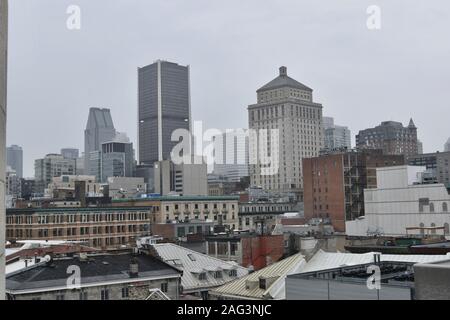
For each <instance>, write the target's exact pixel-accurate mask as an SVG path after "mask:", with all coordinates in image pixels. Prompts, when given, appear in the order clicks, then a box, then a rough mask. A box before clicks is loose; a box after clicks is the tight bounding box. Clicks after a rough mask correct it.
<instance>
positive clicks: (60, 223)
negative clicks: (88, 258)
mask: <svg viewBox="0 0 450 320" xmlns="http://www.w3.org/2000/svg"><path fill="white" fill-rule="evenodd" d="M154 210H156V208H154V207H151V206H149V207H131V208H127V207H87V208H81V207H80V208H64V207H62V208H47V209H45V208H27V209H8V210H7V212H6V239H7V240H8V241H10V242H14V241H18V240H74V241H82V242H84V243H85V244H87V245H89V246H91V247H95V248H117V247H121V246H127V245H130V246H134V244H135V242H136V238H137V237H140V236H146V235H149V233H150V223H151V222H152V220H153V215H154V213H155V212H154Z"/></svg>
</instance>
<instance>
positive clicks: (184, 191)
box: [154, 160, 208, 196]
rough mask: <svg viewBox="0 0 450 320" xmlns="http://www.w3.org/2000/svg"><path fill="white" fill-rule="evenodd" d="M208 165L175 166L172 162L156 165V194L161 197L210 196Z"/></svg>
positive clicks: (162, 162) (166, 161) (167, 161)
mask: <svg viewBox="0 0 450 320" xmlns="http://www.w3.org/2000/svg"><path fill="white" fill-rule="evenodd" d="M207 170H208V169H207V165H206V163H202V162H200V163H199V164H196V163H194V162H193V163H191V164H186V163H183V164H174V163H173V162H172V161H170V160H165V161H160V162H156V163H155V165H154V183H155V190H154V191H155V193H158V194H160V195H164V196H165V195H170V194H178V195H182V196H206V195H208V183H207Z"/></svg>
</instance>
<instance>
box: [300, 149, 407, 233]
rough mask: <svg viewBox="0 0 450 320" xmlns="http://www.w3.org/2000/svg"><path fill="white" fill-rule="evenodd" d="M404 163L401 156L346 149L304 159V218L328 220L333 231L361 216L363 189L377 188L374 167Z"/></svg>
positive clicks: (375, 151)
mask: <svg viewBox="0 0 450 320" xmlns="http://www.w3.org/2000/svg"><path fill="white" fill-rule="evenodd" d="M403 164H405V156H403V155H386V154H383V152H382V151H381V150H370V149H367V150H349V151H336V152H329V153H327V154H321V155H320V156H319V157H314V158H309V159H303V173H304V204H305V218H306V220H307V221H308V220H310V219H313V218H318V219H329V220H330V222H331V223H332V225H333V227H334V230H335V231H339V232H344V231H345V222H346V221H351V220H355V219H357V218H358V217H360V216H364V189H367V188H376V187H377V175H376V168H379V167H389V166H396V165H403Z"/></svg>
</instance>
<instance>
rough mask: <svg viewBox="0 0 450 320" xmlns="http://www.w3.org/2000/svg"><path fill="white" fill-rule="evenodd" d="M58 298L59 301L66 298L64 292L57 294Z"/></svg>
mask: <svg viewBox="0 0 450 320" xmlns="http://www.w3.org/2000/svg"><path fill="white" fill-rule="evenodd" d="M56 300H59V301H61V300H64V293H60V294H57V295H56Z"/></svg>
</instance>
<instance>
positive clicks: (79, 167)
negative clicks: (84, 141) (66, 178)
mask: <svg viewBox="0 0 450 320" xmlns="http://www.w3.org/2000/svg"><path fill="white" fill-rule="evenodd" d="M75 164H76V170H75V173H76V175H78V176H83V175H84V172H85V171H84V165H85V163H84V152H83V153H81V156H80V157H78V158H76V160H75Z"/></svg>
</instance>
